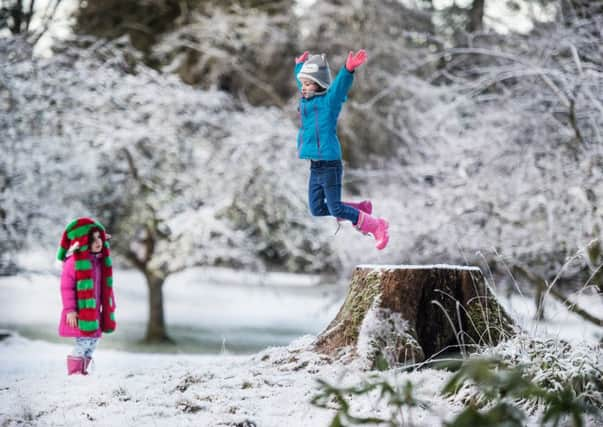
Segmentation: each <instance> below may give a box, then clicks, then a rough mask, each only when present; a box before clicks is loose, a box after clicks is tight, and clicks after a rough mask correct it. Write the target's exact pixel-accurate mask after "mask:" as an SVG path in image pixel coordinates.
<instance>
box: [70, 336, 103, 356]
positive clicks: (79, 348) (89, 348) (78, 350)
mask: <svg viewBox="0 0 603 427" xmlns="http://www.w3.org/2000/svg"><path fill="white" fill-rule="evenodd" d="M98 340H99V338H76V339H75V347H74V348H73V353H72V356H80V357H92V353H94V349H95V348H96V344H98Z"/></svg>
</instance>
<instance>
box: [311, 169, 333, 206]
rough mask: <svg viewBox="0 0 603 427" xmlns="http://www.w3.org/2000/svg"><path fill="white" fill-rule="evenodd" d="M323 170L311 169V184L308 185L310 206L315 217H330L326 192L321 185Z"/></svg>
mask: <svg viewBox="0 0 603 427" xmlns="http://www.w3.org/2000/svg"><path fill="white" fill-rule="evenodd" d="M321 181H322V180H321V170H317V169H315V168H311V169H310V182H309V183H308V204H309V205H310V213H312V215H314V216H325V215H330V214H329V209H328V207H327V204H326V203H325V192H324V189H323V185H322V183H321Z"/></svg>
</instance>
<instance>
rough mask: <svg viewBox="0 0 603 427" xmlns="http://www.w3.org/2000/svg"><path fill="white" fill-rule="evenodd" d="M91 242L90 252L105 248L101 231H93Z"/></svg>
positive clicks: (95, 252) (94, 252)
mask: <svg viewBox="0 0 603 427" xmlns="http://www.w3.org/2000/svg"><path fill="white" fill-rule="evenodd" d="M91 237H92V238H91V240H90V242H89V244H90V252H92V253H93V254H97V253H99V252H100V251H101V250H102V249H103V239H101V235H100V231H93V232H92V236H91Z"/></svg>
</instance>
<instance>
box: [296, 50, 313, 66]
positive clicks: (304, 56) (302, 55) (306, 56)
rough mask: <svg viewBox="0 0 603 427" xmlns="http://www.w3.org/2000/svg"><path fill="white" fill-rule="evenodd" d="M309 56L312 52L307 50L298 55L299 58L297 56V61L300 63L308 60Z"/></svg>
mask: <svg viewBox="0 0 603 427" xmlns="http://www.w3.org/2000/svg"><path fill="white" fill-rule="evenodd" d="M308 56H310V52H308V51H305V52H304V53H302V54H301V55H300V56H298V57H297V58H295V63H296V64H299V63H301V62H306V60H307V59H308Z"/></svg>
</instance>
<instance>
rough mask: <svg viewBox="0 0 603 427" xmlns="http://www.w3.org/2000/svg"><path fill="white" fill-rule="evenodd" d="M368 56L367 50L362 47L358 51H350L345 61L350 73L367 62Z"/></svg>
mask: <svg viewBox="0 0 603 427" xmlns="http://www.w3.org/2000/svg"><path fill="white" fill-rule="evenodd" d="M366 57H367V55H366V50H364V49H360V50H359V51H358V52H356V53H354V52H352V51H350V53H349V54H348V59H347V60H346V61H345V68H346V69H347V70H348V71H349V72H350V73H351V72H353V71H354V70H355V69H356V68H358V67H360V66H361V65H362V64H364V63H365V62H366Z"/></svg>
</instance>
